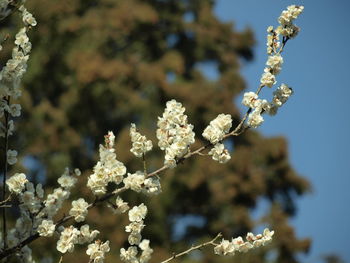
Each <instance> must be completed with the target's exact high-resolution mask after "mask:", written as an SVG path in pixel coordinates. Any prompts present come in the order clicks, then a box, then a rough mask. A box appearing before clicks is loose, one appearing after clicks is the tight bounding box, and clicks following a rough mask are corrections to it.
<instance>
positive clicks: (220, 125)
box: [202, 114, 232, 163]
mask: <svg viewBox="0 0 350 263" xmlns="http://www.w3.org/2000/svg"><path fill="white" fill-rule="evenodd" d="M231 127H232V117H231V115H230V114H219V115H218V116H217V117H216V118H215V119H214V120H212V121H211V122H210V124H209V125H208V126H207V127H206V128H205V130H204V131H203V133H202V135H203V137H204V138H205V139H207V140H208V141H210V143H211V144H213V145H214V147H213V148H212V149H211V150H210V151H209V153H208V154H209V155H212V158H213V160H215V161H218V162H219V163H226V162H228V161H229V160H230V159H231V156H230V154H229V152H228V151H227V149H225V146H224V145H223V144H222V143H220V142H221V141H222V140H223V139H224V136H225V135H226V134H228V132H229V131H230V129H231Z"/></svg>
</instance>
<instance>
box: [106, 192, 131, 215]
mask: <svg viewBox="0 0 350 263" xmlns="http://www.w3.org/2000/svg"><path fill="white" fill-rule="evenodd" d="M110 207H111V208H112V209H113V212H114V213H115V214H122V213H125V212H126V211H128V210H129V205H128V203H127V202H124V201H123V199H121V198H120V197H119V196H118V197H117V198H116V200H115V205H113V206H110Z"/></svg>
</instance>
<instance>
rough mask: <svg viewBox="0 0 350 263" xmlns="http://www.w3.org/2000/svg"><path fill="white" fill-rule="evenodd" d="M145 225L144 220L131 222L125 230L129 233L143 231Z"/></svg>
mask: <svg viewBox="0 0 350 263" xmlns="http://www.w3.org/2000/svg"><path fill="white" fill-rule="evenodd" d="M144 227H145V225H144V224H143V220H139V221H134V222H131V223H130V224H129V225H127V226H126V227H125V232H127V233H141V231H142V229H143V228H144Z"/></svg>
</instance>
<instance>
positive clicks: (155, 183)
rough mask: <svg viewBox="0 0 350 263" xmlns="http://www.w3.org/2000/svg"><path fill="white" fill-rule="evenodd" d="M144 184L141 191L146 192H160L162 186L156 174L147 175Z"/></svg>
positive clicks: (155, 193)
mask: <svg viewBox="0 0 350 263" xmlns="http://www.w3.org/2000/svg"><path fill="white" fill-rule="evenodd" d="M143 184H144V186H143V189H142V191H143V192H144V193H146V194H150V195H157V194H160V193H161V192H162V186H161V184H160V180H159V178H158V177H156V176H152V177H149V178H147V179H145V180H144V182H143Z"/></svg>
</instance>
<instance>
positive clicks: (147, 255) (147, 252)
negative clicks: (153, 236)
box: [139, 239, 153, 263]
mask: <svg viewBox="0 0 350 263" xmlns="http://www.w3.org/2000/svg"><path fill="white" fill-rule="evenodd" d="M149 243H150V242H149V240H148V239H144V240H142V241H141V243H140V244H139V248H141V250H142V253H141V256H140V263H147V262H148V261H149V260H150V259H151V255H152V253H153V249H152V248H150V246H149Z"/></svg>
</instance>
